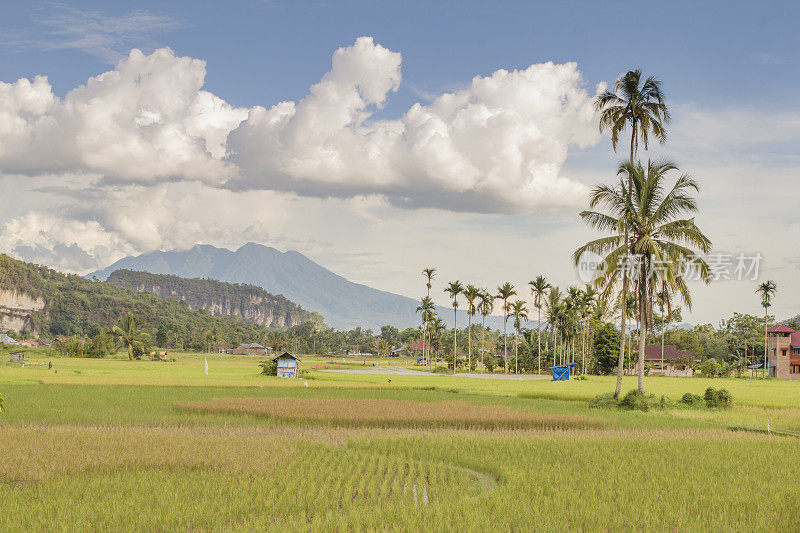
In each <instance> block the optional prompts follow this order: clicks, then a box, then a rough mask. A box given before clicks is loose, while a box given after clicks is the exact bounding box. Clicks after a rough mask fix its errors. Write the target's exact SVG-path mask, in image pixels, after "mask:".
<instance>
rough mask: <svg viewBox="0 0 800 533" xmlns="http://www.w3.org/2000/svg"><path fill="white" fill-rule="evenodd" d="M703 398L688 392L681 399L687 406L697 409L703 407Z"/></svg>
mask: <svg viewBox="0 0 800 533" xmlns="http://www.w3.org/2000/svg"><path fill="white" fill-rule="evenodd" d="M703 401H704V400H703V397H702V396H698V395H697V394H692V393H691V392H687V393H686V394H684V395H683V397H682V398H681V403H682V404H686V405H688V406H691V407H695V406H698V405H701V404H702V403H703Z"/></svg>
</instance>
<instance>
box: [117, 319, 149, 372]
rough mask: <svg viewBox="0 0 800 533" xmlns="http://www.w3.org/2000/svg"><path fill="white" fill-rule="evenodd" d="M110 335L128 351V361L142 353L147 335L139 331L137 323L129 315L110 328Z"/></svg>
mask: <svg viewBox="0 0 800 533" xmlns="http://www.w3.org/2000/svg"><path fill="white" fill-rule="evenodd" d="M111 334H112V335H114V337H116V338H117V339H119V341H120V344H121V345H122V346H124V347H125V349H126V350H127V351H128V359H130V360H131V361H132V360H133V359H134V358H137V359H138V358H139V357H140V354H142V353H144V349H145V341H146V340H147V338H148V337H149V336H148V335H147V333H145V332H144V331H142V330H140V329H139V321H138V320H137V319H136V317H135V316H133V315H132V314H131V313H128V314H127V315H125V317H124V318H123V319H122V320H120V322H119V325H118V326H114V327H113V328H111Z"/></svg>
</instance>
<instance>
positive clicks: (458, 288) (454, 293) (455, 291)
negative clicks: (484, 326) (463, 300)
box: [444, 280, 464, 372]
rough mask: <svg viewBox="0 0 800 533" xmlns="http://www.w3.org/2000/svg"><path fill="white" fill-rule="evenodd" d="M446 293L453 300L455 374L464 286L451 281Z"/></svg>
mask: <svg viewBox="0 0 800 533" xmlns="http://www.w3.org/2000/svg"><path fill="white" fill-rule="evenodd" d="M444 292H446V293H447V294H448V295H450V298H452V299H453V372H455V371H456V362H457V359H458V349H457V347H458V345H457V343H456V336H457V334H458V326H457V321H458V295H459V294H461V293H462V292H464V286H463V285H462V284H461V282H460V281H458V280H455V281H451V282H450V283H448V284H447V288H446V289H445V290H444Z"/></svg>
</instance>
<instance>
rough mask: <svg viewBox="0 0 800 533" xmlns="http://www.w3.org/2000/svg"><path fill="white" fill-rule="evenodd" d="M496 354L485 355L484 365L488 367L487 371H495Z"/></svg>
mask: <svg viewBox="0 0 800 533" xmlns="http://www.w3.org/2000/svg"><path fill="white" fill-rule="evenodd" d="M494 363H495V361H494V355H491V354H489V355H484V356H483V366H485V367H486V371H487V372H494V367H495V364H494Z"/></svg>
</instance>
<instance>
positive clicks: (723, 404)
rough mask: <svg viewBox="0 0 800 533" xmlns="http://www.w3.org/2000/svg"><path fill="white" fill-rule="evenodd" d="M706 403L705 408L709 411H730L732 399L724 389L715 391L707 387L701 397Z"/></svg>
mask: <svg viewBox="0 0 800 533" xmlns="http://www.w3.org/2000/svg"><path fill="white" fill-rule="evenodd" d="M703 398H704V399H705V401H706V406H707V407H709V408H710V409H730V407H731V405H732V404H733V398H732V397H731V394H730V393H729V392H728V391H727V390H726V389H715V388H714V387H709V388H707V389H706V393H705V394H704V395H703Z"/></svg>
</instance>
